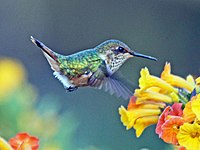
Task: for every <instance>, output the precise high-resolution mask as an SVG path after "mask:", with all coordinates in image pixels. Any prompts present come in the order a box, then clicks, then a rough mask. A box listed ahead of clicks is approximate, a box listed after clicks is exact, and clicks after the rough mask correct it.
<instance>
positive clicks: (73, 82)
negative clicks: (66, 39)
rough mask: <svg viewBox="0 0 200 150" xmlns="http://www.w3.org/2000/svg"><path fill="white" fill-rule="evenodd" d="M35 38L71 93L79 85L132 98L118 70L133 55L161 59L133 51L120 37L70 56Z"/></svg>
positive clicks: (37, 44)
mask: <svg viewBox="0 0 200 150" xmlns="http://www.w3.org/2000/svg"><path fill="white" fill-rule="evenodd" d="M31 41H32V42H33V43H34V44H35V45H36V46H38V47H39V48H41V49H42V52H43V54H44V56H45V57H46V59H47V61H48V63H49V64H50V66H51V69H52V70H53V71H54V73H53V75H54V76H55V78H57V79H58V80H59V81H60V82H61V83H62V84H63V86H64V88H65V89H66V91H68V92H72V91H75V90H76V89H77V88H79V87H86V86H89V87H94V88H97V89H104V90H105V91H106V92H109V93H110V94H111V95H112V94H115V95H116V96H117V97H121V98H123V99H128V98H130V97H131V96H132V94H133V93H132V92H131V90H130V89H129V88H128V87H127V86H126V85H125V84H124V83H123V82H122V81H121V80H118V79H117V78H116V77H115V72H116V71H117V70H118V69H119V68H120V67H121V66H122V65H123V64H124V63H125V62H126V60H128V59H129V58H133V57H142V58H146V59H150V60H154V61H156V60H157V59H156V58H154V57H151V56H147V55H143V54H140V53H137V52H135V51H133V50H131V49H130V48H129V47H128V46H127V45H126V44H125V43H123V42H121V41H119V40H107V41H105V42H103V43H101V44H99V45H98V46H96V47H94V48H90V49H86V50H82V51H80V52H77V53H74V54H70V55H67V56H65V55H61V54H58V53H56V52H54V51H53V50H51V49H50V48H48V47H47V46H45V45H44V44H43V43H42V42H40V41H39V40H37V39H35V38H34V37H32V36H31Z"/></svg>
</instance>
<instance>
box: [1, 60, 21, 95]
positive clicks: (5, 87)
mask: <svg viewBox="0 0 200 150" xmlns="http://www.w3.org/2000/svg"><path fill="white" fill-rule="evenodd" d="M24 78H25V71H24V68H23V66H22V65H21V64H20V63H19V62H18V61H14V60H11V59H6V58H5V59H1V60H0V97H4V96H5V95H6V94H8V92H10V91H12V90H13V89H15V88H16V87H17V86H19V85H20V84H21V83H22V81H23V80H24Z"/></svg>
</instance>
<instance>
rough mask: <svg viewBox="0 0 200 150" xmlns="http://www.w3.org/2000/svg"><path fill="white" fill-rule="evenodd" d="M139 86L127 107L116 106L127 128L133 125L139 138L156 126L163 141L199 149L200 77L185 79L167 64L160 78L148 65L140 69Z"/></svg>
mask: <svg viewBox="0 0 200 150" xmlns="http://www.w3.org/2000/svg"><path fill="white" fill-rule="evenodd" d="M140 74H141V77H140V79H139V89H136V90H135V93H134V95H133V96H132V97H131V99H130V102H129V104H128V107H127V109H126V108H124V106H121V107H120V108H119V114H120V115H121V121H122V123H123V124H124V126H126V129H127V130H128V129H130V128H132V127H133V128H134V129H135V130H136V136H137V137H139V136H140V135H141V134H142V132H143V131H144V129H145V128H146V127H148V126H149V125H152V124H157V125H156V130H155V131H156V134H158V135H159V137H160V138H161V139H163V141H165V142H166V143H170V144H173V145H174V146H176V148H179V149H186V150H199V149H200V94H199V93H200V87H199V85H200V77H199V78H197V79H196V80H195V79H194V78H193V77H192V76H191V75H188V76H187V77H186V79H184V78H182V77H180V76H177V75H174V74H171V66H170V64H169V63H166V65H165V67H164V70H163V72H162V73H161V77H160V78H159V77H156V76H153V75H151V74H150V73H149V70H148V69H147V68H144V69H142V70H141V72H140Z"/></svg>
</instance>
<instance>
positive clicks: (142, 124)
mask: <svg viewBox="0 0 200 150" xmlns="http://www.w3.org/2000/svg"><path fill="white" fill-rule="evenodd" d="M158 119H159V116H146V117H142V118H138V119H137V120H136V121H135V124H134V126H133V127H134V129H135V130H136V136H137V137H140V135H141V134H142V132H143V131H144V129H145V128H147V127H148V126H150V125H152V124H156V123H157V122H158Z"/></svg>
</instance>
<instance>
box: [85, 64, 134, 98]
mask: <svg viewBox="0 0 200 150" xmlns="http://www.w3.org/2000/svg"><path fill="white" fill-rule="evenodd" d="M105 71H106V67H105V66H104V65H101V67H100V68H99V69H98V70H97V71H96V72H95V73H93V75H92V76H91V77H90V78H89V80H88V84H89V85H90V86H92V87H96V88H98V89H103V90H105V91H106V92H109V93H110V94H111V95H113V94H115V95H116V96H117V97H122V98H123V99H129V98H130V97H131V96H132V95H133V92H131V90H130V89H129V88H128V87H127V86H126V85H124V84H123V83H122V82H121V81H120V80H118V79H117V78H115V77H114V76H108V75H107V72H105Z"/></svg>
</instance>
